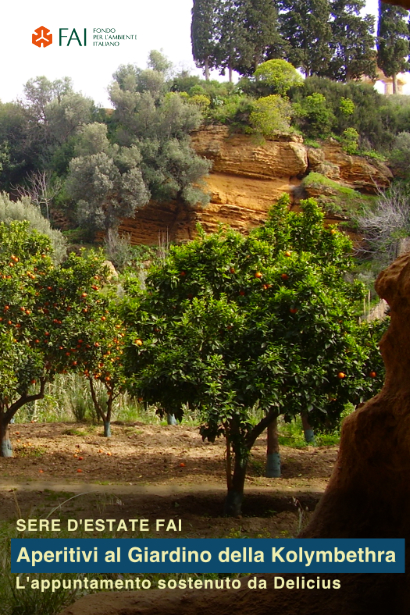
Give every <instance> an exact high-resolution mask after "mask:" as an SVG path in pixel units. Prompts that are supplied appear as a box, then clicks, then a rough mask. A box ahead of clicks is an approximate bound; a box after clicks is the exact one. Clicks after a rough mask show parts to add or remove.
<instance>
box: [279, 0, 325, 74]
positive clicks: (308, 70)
mask: <svg viewBox="0 0 410 615" xmlns="http://www.w3.org/2000/svg"><path fill="white" fill-rule="evenodd" d="M278 8H279V23H280V33H281V34H282V36H283V38H284V39H285V41H286V42H287V43H288V50H287V52H286V60H288V61H289V62H290V63H291V64H293V66H296V67H297V68H301V69H302V70H303V72H304V73H305V75H306V77H310V76H311V75H313V74H317V73H318V72H320V71H321V70H325V67H326V66H327V63H328V62H329V59H330V50H329V43H330V40H331V28H330V23H329V17H330V5H329V2H328V0H279V2H278Z"/></svg>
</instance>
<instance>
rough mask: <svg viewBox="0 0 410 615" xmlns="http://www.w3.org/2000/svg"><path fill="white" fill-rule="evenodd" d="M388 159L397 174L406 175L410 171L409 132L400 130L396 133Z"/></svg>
mask: <svg viewBox="0 0 410 615" xmlns="http://www.w3.org/2000/svg"><path fill="white" fill-rule="evenodd" d="M389 161H390V163H391V164H392V165H393V167H394V169H395V171H396V172H397V173H398V174H399V175H401V176H406V175H408V173H409V171H410V132H401V133H399V134H398V135H397V137H396V140H395V142H394V144H393V149H392V151H391V153H390V156H389Z"/></svg>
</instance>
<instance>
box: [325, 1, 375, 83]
mask: <svg viewBox="0 0 410 615" xmlns="http://www.w3.org/2000/svg"><path fill="white" fill-rule="evenodd" d="M365 5H366V2H365V0H348V1H347V2H346V0H332V1H331V12H332V17H333V20H332V22H331V28H332V42H331V50H332V58H331V60H330V62H329V64H328V66H327V68H326V69H325V70H322V71H319V72H318V74H319V75H320V76H322V77H329V78H330V79H334V80H335V81H349V80H351V79H360V77H362V76H363V75H368V76H369V77H376V52H375V50H374V42H375V41H374V36H373V33H374V17H373V16H372V15H365V16H364V17H362V16H361V15H360V11H361V10H362V9H363V8H364V7H365Z"/></svg>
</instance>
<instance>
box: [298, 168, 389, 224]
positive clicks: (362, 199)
mask: <svg viewBox="0 0 410 615" xmlns="http://www.w3.org/2000/svg"><path fill="white" fill-rule="evenodd" d="M299 189H300V190H303V191H304V192H307V193H308V194H309V195H310V194H312V196H314V198H316V199H317V201H318V203H319V205H321V206H322V207H323V209H325V210H326V211H328V212H329V213H332V214H336V215H339V216H343V217H346V218H351V217H353V216H357V215H358V214H360V213H361V212H362V211H363V210H364V209H365V208H366V207H368V206H369V205H371V204H373V203H374V202H375V199H376V198H377V196H369V195H364V194H361V193H360V192H357V191H356V190H353V188H348V187H347V186H341V185H340V184H339V183H338V182H336V181H333V180H332V179H329V178H328V177H325V176H324V175H322V174H321V173H309V175H307V176H306V177H305V178H304V179H303V181H302V183H301V185H300V188H299ZM316 192H318V193H319V194H318V195H317V194H316Z"/></svg>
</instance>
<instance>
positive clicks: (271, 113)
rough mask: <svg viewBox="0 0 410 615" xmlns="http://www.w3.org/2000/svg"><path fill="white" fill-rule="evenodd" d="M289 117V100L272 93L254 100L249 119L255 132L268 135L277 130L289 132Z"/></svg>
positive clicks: (290, 110)
mask: <svg viewBox="0 0 410 615" xmlns="http://www.w3.org/2000/svg"><path fill="white" fill-rule="evenodd" d="M291 117H292V106H291V104H290V102H289V100H288V99H287V98H282V96H278V95H277V94H272V95H271V96H265V97H264V98H259V100H257V101H256V102H255V104H254V109H253V111H252V113H251V114H250V117H249V121H250V124H251V126H252V128H253V129H254V130H255V131H256V132H258V133H260V134H262V135H263V136H265V137H269V136H272V135H274V134H275V133H277V132H289V130H290V120H291Z"/></svg>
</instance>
